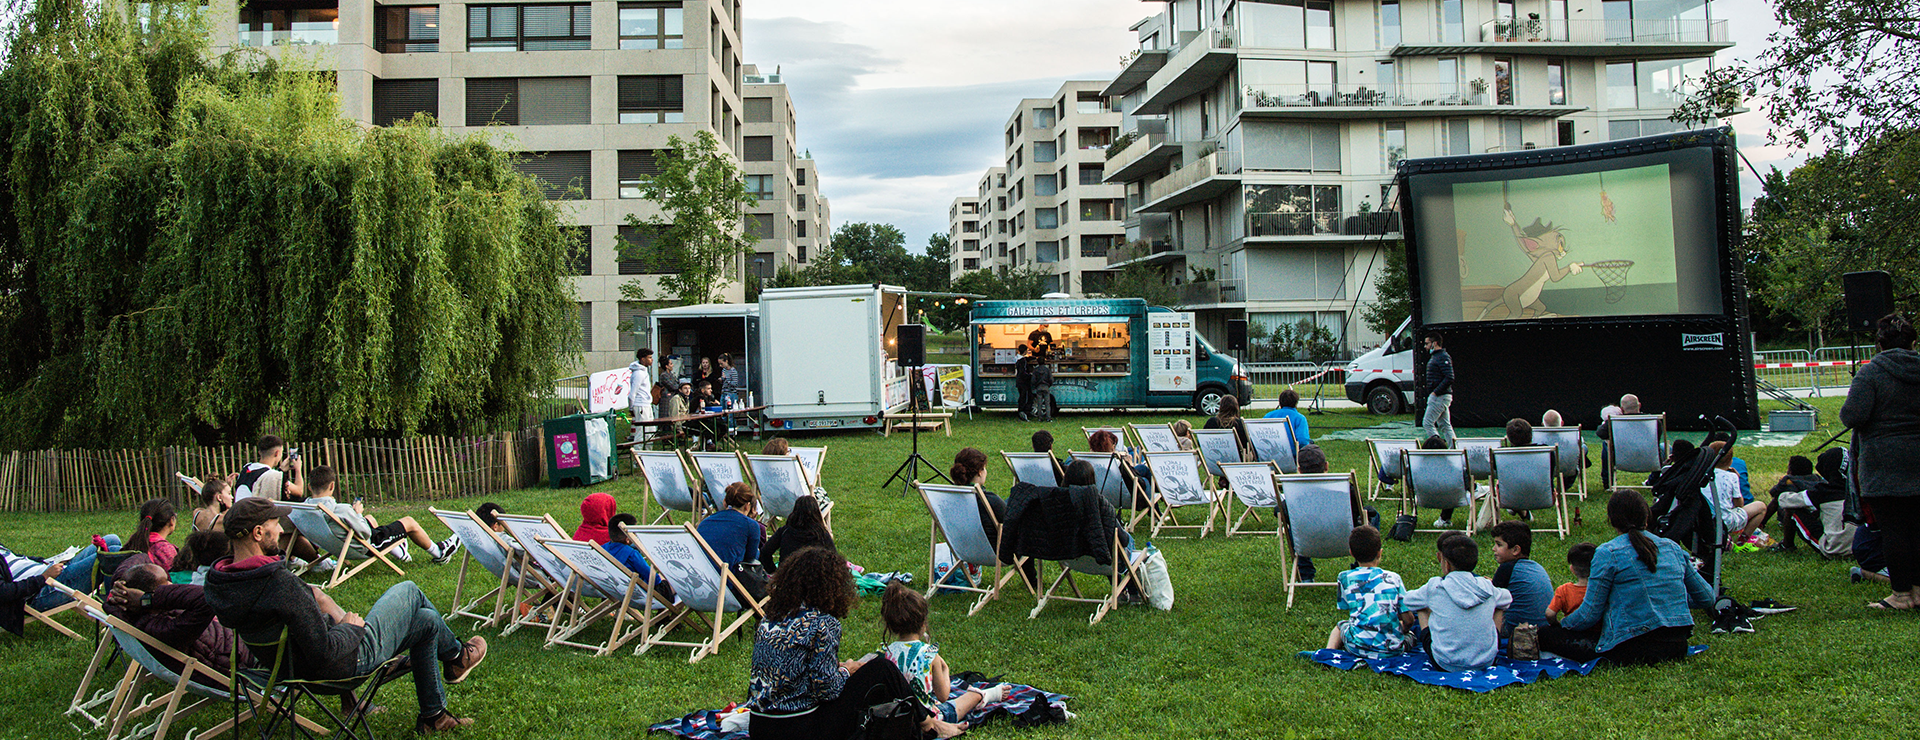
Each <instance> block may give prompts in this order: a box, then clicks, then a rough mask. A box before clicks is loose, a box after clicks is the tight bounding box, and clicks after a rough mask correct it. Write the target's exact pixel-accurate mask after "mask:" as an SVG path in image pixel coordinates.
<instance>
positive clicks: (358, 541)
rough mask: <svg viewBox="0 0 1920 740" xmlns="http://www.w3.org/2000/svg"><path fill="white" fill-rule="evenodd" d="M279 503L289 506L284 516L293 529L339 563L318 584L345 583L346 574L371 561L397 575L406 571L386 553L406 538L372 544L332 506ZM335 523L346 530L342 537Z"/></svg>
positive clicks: (398, 546) (347, 575)
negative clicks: (381, 545)
mask: <svg viewBox="0 0 1920 740" xmlns="http://www.w3.org/2000/svg"><path fill="white" fill-rule="evenodd" d="M279 503H280V505H281V506H285V507H287V508H289V509H292V510H293V513H291V514H288V515H287V518H288V519H289V520H292V521H293V526H294V528H295V529H298V530H300V536H302V537H305V538H307V541H308V542H311V543H313V546H314V547H316V548H319V549H320V551H321V552H324V553H326V554H327V555H330V556H333V557H334V558H337V559H338V560H339V564H338V565H335V566H334V567H333V573H331V574H329V575H328V576H327V582H326V585H323V586H321V588H323V589H330V588H333V587H334V586H338V585H340V584H342V583H346V582H347V579H348V578H352V577H354V576H355V575H358V574H359V573H360V571H363V570H366V569H367V567H368V566H371V565H373V564H374V563H385V564H386V566H387V567H389V568H392V569H393V572H394V573H396V574H398V575H402V576H404V575H406V574H407V572H406V571H404V570H401V569H400V566H399V565H396V564H395V563H394V562H393V560H392V558H389V557H388V555H389V554H391V553H392V552H393V551H395V550H398V549H400V548H402V547H405V546H406V544H407V538H405V537H397V538H395V539H394V540H393V541H392V542H389V543H387V546H386V547H374V546H373V543H372V542H371V541H369V540H368V539H367V538H366V537H363V536H361V534H360V533H359V532H356V531H354V529H353V527H349V526H347V523H346V522H344V521H341V519H340V517H338V516H336V515H334V513H333V510H332V509H329V508H326V507H324V506H319V505H317V504H311V503H307V502H294V501H281V502H279ZM336 526H337V527H339V528H340V531H342V532H345V533H346V536H345V537H342V536H340V535H338V534H335V533H334V527H336ZM354 560H359V561H360V564H359V565H353V566H352V567H348V566H349V565H351V564H352V563H353V561H354Z"/></svg>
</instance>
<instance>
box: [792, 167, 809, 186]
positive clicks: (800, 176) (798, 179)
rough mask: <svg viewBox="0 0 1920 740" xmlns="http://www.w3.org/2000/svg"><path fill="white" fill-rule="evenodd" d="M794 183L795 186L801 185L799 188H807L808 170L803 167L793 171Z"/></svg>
mask: <svg viewBox="0 0 1920 740" xmlns="http://www.w3.org/2000/svg"><path fill="white" fill-rule="evenodd" d="M793 182H794V184H795V185H799V186H801V187H805V186H806V184H807V170H806V168H804V167H802V168H800V169H797V170H794V171H793Z"/></svg>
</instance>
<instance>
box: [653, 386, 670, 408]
mask: <svg viewBox="0 0 1920 740" xmlns="http://www.w3.org/2000/svg"><path fill="white" fill-rule="evenodd" d="M666 397H667V387H666V386H664V385H661V384H659V383H654V384H653V405H655V406H658V405H660V401H662V400H664V399H665V398H666Z"/></svg>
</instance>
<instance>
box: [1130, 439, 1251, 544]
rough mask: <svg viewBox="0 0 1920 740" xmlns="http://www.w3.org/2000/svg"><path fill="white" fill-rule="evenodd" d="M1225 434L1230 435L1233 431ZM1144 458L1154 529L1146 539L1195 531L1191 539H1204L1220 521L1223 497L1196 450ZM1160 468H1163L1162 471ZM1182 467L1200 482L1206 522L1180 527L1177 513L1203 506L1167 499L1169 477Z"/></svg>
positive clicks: (1152, 453)
mask: <svg viewBox="0 0 1920 740" xmlns="http://www.w3.org/2000/svg"><path fill="white" fill-rule="evenodd" d="M1195 431H1199V430H1195ZM1228 431H1229V433H1231V431H1232V430H1228ZM1196 446H1197V445H1196ZM1146 458H1147V467H1148V468H1149V469H1150V470H1152V471H1153V495H1152V497H1151V498H1152V499H1153V505H1152V506H1151V507H1149V511H1151V512H1153V515H1152V520H1153V529H1152V532H1151V533H1150V534H1149V535H1148V536H1149V537H1150V538H1152V539H1160V536H1161V535H1160V533H1161V532H1163V531H1166V530H1189V529H1194V530H1199V533H1198V534H1195V535H1192V537H1193V538H1194V539H1201V538H1204V537H1206V536H1207V533H1208V532H1212V531H1213V526H1214V524H1213V520H1214V519H1215V518H1218V517H1220V508H1221V506H1220V505H1221V498H1223V496H1222V495H1221V493H1220V490H1219V489H1218V488H1216V487H1214V485H1213V476H1212V475H1211V474H1210V473H1208V472H1207V463H1206V460H1205V459H1204V458H1202V457H1201V456H1200V452H1199V451H1198V450H1181V451H1179V452H1149V453H1146ZM1156 461H1160V464H1156ZM1163 465H1164V466H1166V467H1165V468H1163V467H1162V466H1163ZM1184 465H1192V466H1194V467H1193V469H1194V472H1195V477H1197V478H1198V479H1199V484H1200V495H1202V496H1204V497H1205V498H1206V499H1207V500H1206V502H1205V505H1206V507H1207V518H1206V519H1205V520H1203V521H1201V522H1200V523H1199V524H1181V523H1180V520H1179V518H1178V516H1177V512H1178V510H1179V509H1184V508H1192V507H1195V506H1200V505H1201V504H1202V502H1200V501H1194V500H1189V499H1187V498H1185V497H1184V496H1182V497H1180V498H1179V499H1177V501H1178V502H1177V503H1176V499H1175V498H1170V497H1168V496H1167V485H1166V484H1167V481H1168V480H1169V479H1171V478H1172V477H1173V475H1172V474H1171V473H1172V472H1173V471H1175V470H1176V469H1178V470H1184V467H1182V466H1184Z"/></svg>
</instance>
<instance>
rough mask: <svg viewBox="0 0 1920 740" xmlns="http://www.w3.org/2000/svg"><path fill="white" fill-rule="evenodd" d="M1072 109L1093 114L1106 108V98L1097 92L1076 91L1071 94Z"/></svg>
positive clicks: (1082, 113)
mask: <svg viewBox="0 0 1920 740" xmlns="http://www.w3.org/2000/svg"><path fill="white" fill-rule="evenodd" d="M1073 110H1074V112H1075V113H1079V114H1081V115H1094V114H1098V113H1103V112H1105V111H1106V110H1107V99H1106V98H1103V97H1100V93H1097V92H1078V93H1074V94H1073Z"/></svg>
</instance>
